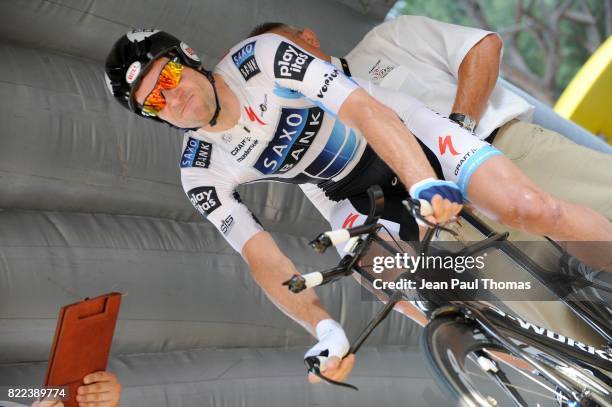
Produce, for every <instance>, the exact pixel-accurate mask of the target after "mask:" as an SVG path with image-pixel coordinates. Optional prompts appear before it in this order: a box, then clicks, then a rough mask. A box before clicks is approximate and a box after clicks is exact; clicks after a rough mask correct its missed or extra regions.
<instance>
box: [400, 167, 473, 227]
mask: <svg viewBox="0 0 612 407" xmlns="http://www.w3.org/2000/svg"><path fill="white" fill-rule="evenodd" d="M410 195H411V196H412V197H413V198H414V199H420V200H424V201H427V202H429V203H430V204H431V206H432V208H431V209H432V211H433V213H431V214H424V215H425V219H427V220H428V221H429V222H432V223H444V222H446V221H448V220H450V219H452V218H453V217H454V216H456V215H457V214H458V213H459V211H460V210H461V208H462V206H463V196H462V195H461V190H460V189H459V186H458V185H457V184H455V183H454V182H451V181H440V180H437V179H433V178H427V179H424V180H422V181H419V182H417V183H416V184H414V185H412V186H411V187H410ZM421 212H422V213H423V210H421ZM417 220H418V219H417Z"/></svg>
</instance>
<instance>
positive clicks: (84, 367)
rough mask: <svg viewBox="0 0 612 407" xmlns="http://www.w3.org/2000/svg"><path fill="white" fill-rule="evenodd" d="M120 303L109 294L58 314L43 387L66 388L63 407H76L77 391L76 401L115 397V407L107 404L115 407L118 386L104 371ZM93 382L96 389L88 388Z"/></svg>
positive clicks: (111, 403)
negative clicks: (66, 392) (66, 393)
mask: <svg viewBox="0 0 612 407" xmlns="http://www.w3.org/2000/svg"><path fill="white" fill-rule="evenodd" d="M120 303H121V294H119V293H110V294H106V295H102V296H100V297H96V298H92V299H86V300H84V301H81V302H77V303H74V304H70V305H66V306H65V307H62V309H61V310H60V315H59V318H58V321H57V328H56V331H55V338H54V340H53V345H52V346H51V354H50V356H49V364H48V366H47V376H46V379H45V386H47V387H60V386H65V387H67V388H68V397H67V398H66V399H64V400H63V406H64V407H78V402H77V392H78V390H79V387H81V389H80V390H81V392H82V393H83V394H80V395H79V401H90V399H93V398H98V397H105V398H108V397H115V396H114V395H116V399H117V400H116V404H113V401H112V400H111V401H109V406H113V407H114V406H116V405H118V402H119V400H118V398H119V392H120V389H121V386H120V385H119V383H118V382H117V381H116V377H115V376H114V375H112V374H111V373H107V372H104V371H105V370H106V365H107V363H108V355H109V352H110V348H111V344H112V340H113V334H114V331H115V325H116V322H117V316H118V314H119V306H120ZM96 372H97V373H96ZM92 373H94V374H92ZM84 379H87V380H85V381H84ZM94 382H97V383H96V386H88V385H90V384H92V383H94ZM84 385H85V386H84ZM98 389H100V391H98ZM101 394H104V395H103V396H102V395H101ZM83 398H85V400H83ZM91 401H93V400H91ZM105 401H106V400H105ZM39 403H48V402H44V401H43V402H39ZM51 405H53V404H51ZM57 405H61V404H57ZM41 407H46V404H42V405H41Z"/></svg>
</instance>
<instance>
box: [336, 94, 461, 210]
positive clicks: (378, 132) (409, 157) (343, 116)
mask: <svg viewBox="0 0 612 407" xmlns="http://www.w3.org/2000/svg"><path fill="white" fill-rule="evenodd" d="M431 114H432V115H433V114H434V113H431ZM338 117H339V118H340V120H341V121H342V122H343V123H346V124H347V125H348V126H350V127H353V128H355V129H358V130H359V131H360V132H361V133H362V134H363V135H364V137H365V138H366V140H367V141H368V144H369V145H370V146H372V148H373V149H374V151H376V154H378V156H379V157H380V158H381V159H382V160H383V161H384V162H385V163H387V165H389V167H391V169H392V170H393V171H394V172H395V174H397V176H398V177H399V178H400V180H401V181H402V183H403V184H404V185H405V186H406V187H408V188H411V187H414V186H416V185H418V184H419V183H421V182H423V181H427V180H430V179H435V178H437V177H436V174H435V172H434V170H433V168H431V165H430V164H429V161H428V160H427V157H426V156H425V153H424V152H423V150H422V148H421V146H420V145H419V143H418V142H417V140H416V138H415V136H414V135H413V134H412V133H411V132H410V130H408V128H407V127H406V126H405V125H404V124H403V123H402V121H401V120H400V119H399V117H398V116H397V114H396V113H395V112H394V111H393V110H392V109H390V108H389V107H387V106H385V105H384V104H382V103H381V102H379V101H378V100H376V99H375V98H373V97H372V96H370V95H369V94H368V93H367V92H366V91H365V90H364V89H357V90H355V91H353V92H352V93H351V94H350V95H349V96H348V97H347V98H346V100H345V101H344V103H343V104H342V107H341V108H340V111H339V112H338ZM411 193H412V190H411ZM444 198H446V197H444ZM431 204H432V206H433V214H434V216H433V217H430V218H428V220H430V221H431V222H445V221H447V220H448V219H450V218H451V217H453V216H455V215H456V214H457V213H459V211H460V210H461V204H459V203H455V202H452V201H451V200H449V199H443V196H442V195H435V196H434V198H433V199H431Z"/></svg>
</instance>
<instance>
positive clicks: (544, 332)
mask: <svg viewBox="0 0 612 407" xmlns="http://www.w3.org/2000/svg"><path fill="white" fill-rule="evenodd" d="M489 309H490V310H492V311H495V312H496V313H498V314H499V315H501V316H502V317H505V318H507V319H509V320H511V321H513V322H514V323H515V324H517V325H518V326H520V327H521V328H522V329H523V330H525V331H528V332H530V333H535V334H537V335H540V336H546V337H548V338H549V339H554V340H555V341H557V342H560V343H563V344H565V345H568V346H571V347H572V348H575V349H578V350H580V351H582V352H585V353H589V354H591V355H594V356H599V357H600V358H601V359H603V360H606V361H608V362H612V354H610V353H608V352H606V351H605V350H602V349H597V348H595V347H594V346H591V345H586V344H584V343H582V342H578V341H576V340H574V339H572V338H570V337H567V336H564V335H561V334H558V333H556V332H554V331H551V330H550V329H546V328H542V327H539V326H537V325H535V324H532V323H531V322H527V321H523V320H522V319H521V318H519V317H515V316H514V315H510V314H506V313H505V312H504V311H502V310H500V309H498V308H496V307H493V306H491V305H490V306H489Z"/></svg>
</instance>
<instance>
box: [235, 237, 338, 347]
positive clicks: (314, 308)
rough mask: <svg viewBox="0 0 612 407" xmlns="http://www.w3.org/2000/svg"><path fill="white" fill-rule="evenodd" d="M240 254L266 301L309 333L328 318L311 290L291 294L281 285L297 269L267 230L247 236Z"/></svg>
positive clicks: (313, 331)
mask: <svg viewBox="0 0 612 407" xmlns="http://www.w3.org/2000/svg"><path fill="white" fill-rule="evenodd" d="M242 256H243V257H244V259H245V260H246V262H247V264H248V265H249V268H250V270H251V275H252V276H253V278H254V279H255V281H256V282H257V284H258V285H259V286H260V287H261V288H262V289H263V290H264V292H265V293H266V295H267V296H268V298H269V299H270V301H272V302H273V303H274V304H275V305H276V306H277V307H278V308H279V309H280V310H281V311H283V312H284V313H285V314H286V315H287V316H289V317H290V318H292V319H293V320H294V321H296V322H297V323H299V324H300V325H302V326H303V327H304V329H306V330H307V331H308V332H310V333H311V334H312V335H313V336H315V327H316V326H317V323H319V321H322V320H324V319H328V318H331V317H330V316H329V314H328V313H327V311H325V308H323V305H322V304H321V301H320V300H319V297H318V296H317V294H316V293H315V291H314V290H304V291H302V292H301V293H298V294H294V293H292V292H291V291H289V290H288V289H287V287H285V286H283V285H282V283H283V282H284V281H286V280H289V279H290V278H291V277H292V276H293V275H295V274H299V272H298V270H297V269H296V267H295V265H294V264H293V262H292V261H291V260H289V258H287V256H285V255H284V254H283V253H282V252H281V251H280V249H279V247H278V246H277V245H276V243H275V242H274V240H273V239H272V237H271V236H270V234H269V233H267V232H259V233H257V234H256V235H255V236H253V237H252V238H251V239H249V240H248V241H247V243H246V244H245V245H244V248H243V249H242Z"/></svg>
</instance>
